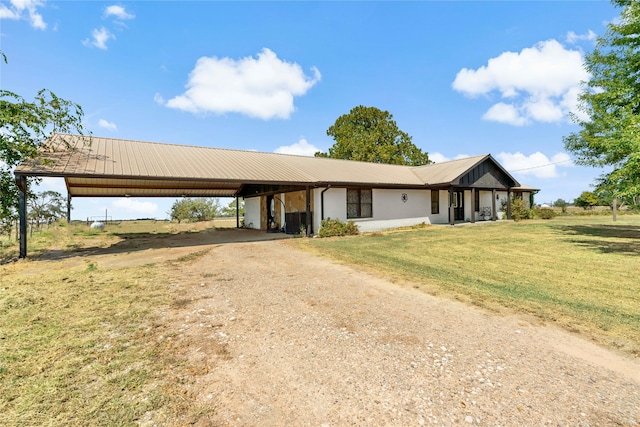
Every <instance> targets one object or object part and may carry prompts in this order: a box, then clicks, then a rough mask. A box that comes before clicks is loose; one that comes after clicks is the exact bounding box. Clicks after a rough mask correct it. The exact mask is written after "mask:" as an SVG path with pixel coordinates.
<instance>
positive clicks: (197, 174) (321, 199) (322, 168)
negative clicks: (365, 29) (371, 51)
mask: <svg viewBox="0 0 640 427" xmlns="http://www.w3.org/2000/svg"><path fill="white" fill-rule="evenodd" d="M44 147H45V148H44V149H43V150H41V155H40V156H39V157H38V158H36V159H33V160H30V161H26V162H24V163H22V164H21V165H19V166H18V167H17V168H16V169H15V178H16V182H17V184H18V187H19V188H20V189H21V192H22V195H23V198H24V194H26V193H25V192H26V186H27V177H29V176H35V177H62V178H64V180H65V183H66V187H67V191H68V197H69V203H70V200H71V198H73V197H236V198H243V199H244V201H245V215H244V226H245V227H248V228H254V229H260V230H265V231H279V230H284V231H286V232H289V233H298V232H300V230H301V229H302V230H304V231H306V233H307V234H308V235H310V234H312V233H313V232H314V231H316V230H318V229H319V228H320V223H321V221H322V219H325V218H333V219H340V220H342V221H347V220H353V221H354V222H356V224H357V225H358V226H359V227H360V229H361V231H373V230H379V229H384V228H391V227H398V226H410V225H414V224H418V223H422V222H425V223H432V224H452V225H453V224H456V223H458V222H475V221H479V220H496V219H500V218H509V217H510V206H511V204H510V202H511V200H512V198H514V197H519V198H522V199H524V200H525V201H527V202H528V203H531V204H532V203H533V194H534V193H535V192H537V191H538V190H537V189H535V188H532V187H527V186H523V185H521V184H520V183H519V182H518V181H516V179H515V178H513V177H512V176H511V175H510V174H509V173H508V172H507V171H506V170H505V169H504V168H503V167H502V166H501V165H500V164H499V163H498V162H497V161H496V160H495V159H494V158H493V157H492V156H491V155H490V154H484V155H479V156H473V157H467V158H464V159H459V160H452V161H448V162H442V163H435V164H430V165H425V166H417V167H414V166H401V165H387V164H377V163H366V162H356V161H349V160H338V159H330V158H320V157H304V156H294V155H286V154H275V153H261V152H255V151H241V150H232V149H220V148H208V147H196V146H186V145H176V144H162V143H155V142H143V141H132V140H124V139H115V138H102V137H96V136H90V137H88V136H79V135H68V134H55V135H53V136H52V138H51V139H50V140H48V141H47V142H46V144H44ZM503 202H504V203H503ZM22 203H23V205H24V206H22V208H21V235H22V234H24V254H23V252H22V244H23V243H22V238H21V256H26V202H25V200H23V201H22ZM503 206H504V209H503Z"/></svg>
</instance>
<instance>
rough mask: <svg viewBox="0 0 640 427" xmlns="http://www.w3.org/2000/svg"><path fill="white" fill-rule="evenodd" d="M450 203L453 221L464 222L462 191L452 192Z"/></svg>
mask: <svg viewBox="0 0 640 427" xmlns="http://www.w3.org/2000/svg"><path fill="white" fill-rule="evenodd" d="M452 203H453V219H454V221H464V191H454V192H453V200H452Z"/></svg>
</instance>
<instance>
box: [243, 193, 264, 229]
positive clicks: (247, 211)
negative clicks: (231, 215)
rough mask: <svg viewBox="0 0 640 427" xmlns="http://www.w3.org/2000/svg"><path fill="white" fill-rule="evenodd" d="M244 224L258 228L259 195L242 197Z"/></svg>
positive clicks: (247, 226) (246, 226)
mask: <svg viewBox="0 0 640 427" xmlns="http://www.w3.org/2000/svg"><path fill="white" fill-rule="evenodd" d="M244 226H245V228H255V229H258V230H259V229H260V197H249V198H247V199H244Z"/></svg>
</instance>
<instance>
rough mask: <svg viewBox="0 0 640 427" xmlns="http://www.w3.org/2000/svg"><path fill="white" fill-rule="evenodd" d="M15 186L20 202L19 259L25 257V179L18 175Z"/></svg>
mask: <svg viewBox="0 0 640 427" xmlns="http://www.w3.org/2000/svg"><path fill="white" fill-rule="evenodd" d="M16 184H17V185H18V188H19V189H20V201H19V205H18V210H19V211H20V212H19V215H20V258H26V257H27V177H26V176H24V175H20V177H18V178H16Z"/></svg>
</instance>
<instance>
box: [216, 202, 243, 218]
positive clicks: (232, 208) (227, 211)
mask: <svg viewBox="0 0 640 427" xmlns="http://www.w3.org/2000/svg"><path fill="white" fill-rule="evenodd" d="M237 200H238V199H233V200H232V201H231V202H230V203H229V204H228V205H227V206H224V207H223V208H222V209H221V210H220V216H236V201H237ZM238 214H239V215H240V216H244V200H240V203H239V208H238Z"/></svg>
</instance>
